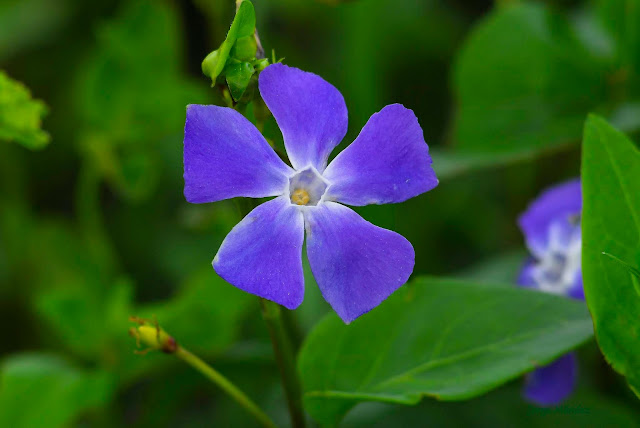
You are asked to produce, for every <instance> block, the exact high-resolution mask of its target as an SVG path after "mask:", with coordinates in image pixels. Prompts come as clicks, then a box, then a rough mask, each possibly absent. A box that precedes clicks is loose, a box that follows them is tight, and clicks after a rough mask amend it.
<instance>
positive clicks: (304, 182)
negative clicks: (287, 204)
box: [289, 167, 329, 206]
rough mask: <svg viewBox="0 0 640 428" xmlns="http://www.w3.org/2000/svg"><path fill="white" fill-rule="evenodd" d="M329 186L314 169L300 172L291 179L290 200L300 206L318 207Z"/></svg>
mask: <svg viewBox="0 0 640 428" xmlns="http://www.w3.org/2000/svg"><path fill="white" fill-rule="evenodd" d="M327 187H329V185H328V184H327V182H326V181H324V179H323V178H322V176H321V175H320V174H319V173H318V171H316V169H315V168H314V167H308V168H305V169H303V170H301V171H298V172H296V173H295V175H293V176H292V177H291V178H289V198H290V199H291V203H292V204H294V205H300V206H316V205H318V202H320V201H321V200H322V196H323V195H324V193H325V191H326V190H327Z"/></svg>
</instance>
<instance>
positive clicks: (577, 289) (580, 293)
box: [567, 270, 585, 300]
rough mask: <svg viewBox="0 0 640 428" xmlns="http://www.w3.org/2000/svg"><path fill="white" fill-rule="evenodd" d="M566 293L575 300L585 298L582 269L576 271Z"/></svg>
mask: <svg viewBox="0 0 640 428" xmlns="http://www.w3.org/2000/svg"><path fill="white" fill-rule="evenodd" d="M567 295H568V296H569V297H572V298H574V299H577V300H585V299H584V288H583V286H582V270H579V271H577V272H576V276H575V280H574V281H573V285H572V286H571V288H570V289H569V290H568V292H567Z"/></svg>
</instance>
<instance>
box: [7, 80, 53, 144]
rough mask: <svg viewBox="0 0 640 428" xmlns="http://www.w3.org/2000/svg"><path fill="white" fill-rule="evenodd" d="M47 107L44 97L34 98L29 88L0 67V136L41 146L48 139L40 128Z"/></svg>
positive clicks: (21, 142) (8, 139)
mask: <svg viewBox="0 0 640 428" xmlns="http://www.w3.org/2000/svg"><path fill="white" fill-rule="evenodd" d="M46 111H47V109H46V107H45V105H44V104H43V103H42V101H38V100H33V99H31V94H30V93H29V90H28V89H27V88H25V87H24V86H23V85H22V84H20V83H19V82H16V81H13V80H11V79H10V78H9V76H7V75H6V73H3V72H1V71H0V140H5V141H15V142H17V143H20V144H22V145H24V146H25V147H28V148H30V149H39V148H42V147H43V146H45V145H46V144H47V143H48V142H49V135H48V134H47V133H46V132H44V131H42V129H40V122H41V118H42V116H43V115H44V114H45V113H46Z"/></svg>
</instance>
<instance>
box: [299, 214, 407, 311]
mask: <svg viewBox="0 0 640 428" xmlns="http://www.w3.org/2000/svg"><path fill="white" fill-rule="evenodd" d="M305 222H306V228H307V256H308V257H309V264H310V265H311V271H312V272H313V276H314V277H315V279H316V282H317V283H318V286H319V287H320V291H321V292H322V295H323V296H324V298H325V300H326V301H327V302H329V304H330V305H331V307H332V308H333V309H334V310H335V311H336V312H337V313H338V315H339V316H340V318H342V320H343V321H344V322H345V323H350V322H351V321H353V320H354V319H356V318H358V317H359V316H360V315H362V314H364V313H366V312H368V311H370V310H371V309H373V308H375V307H376V306H378V305H379V304H380V303H381V302H382V301H383V300H384V299H386V298H387V297H389V296H390V295H391V294H392V293H393V292H394V291H395V290H397V289H398V288H399V287H400V286H401V285H403V284H404V283H405V282H406V281H407V279H408V278H409V275H411V272H412V271H413V265H414V257H415V254H414V252H413V247H412V246H411V244H410V243H409V241H407V240H406V239H405V238H404V237H402V236H401V235H398V234H397V233H395V232H392V231H390V230H386V229H382V228H380V227H377V226H375V225H373V224H371V223H369V222H368V221H366V220H364V219H363V218H362V217H360V216H359V215H358V214H356V213H355V211H353V210H351V209H350V208H347V207H345V206H344V205H340V204H337V203H335V202H325V203H323V204H321V205H318V206H317V207H316V208H314V209H309V210H307V211H306V215H305Z"/></svg>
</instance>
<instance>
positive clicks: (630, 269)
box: [602, 252, 640, 297]
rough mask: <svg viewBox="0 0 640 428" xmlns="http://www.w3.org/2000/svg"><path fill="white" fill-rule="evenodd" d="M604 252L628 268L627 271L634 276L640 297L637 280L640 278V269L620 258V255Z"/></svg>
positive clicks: (639, 287) (634, 282)
mask: <svg viewBox="0 0 640 428" xmlns="http://www.w3.org/2000/svg"><path fill="white" fill-rule="evenodd" d="M602 254H604V255H605V256H607V257H609V258H611V259H612V260H615V261H616V262H617V263H619V264H620V265H621V266H623V267H624V268H625V269H626V270H627V272H629V274H630V275H631V276H632V278H631V279H632V280H633V284H634V286H636V291H637V292H638V296H639V297H640V284H638V282H637V280H639V279H640V269H638V268H636V267H634V266H631V265H630V264H629V263H627V262H625V261H624V260H620V259H619V258H618V257H616V256H614V255H613V254H609V253H604V252H603V253H602ZM636 284H638V285H636Z"/></svg>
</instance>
